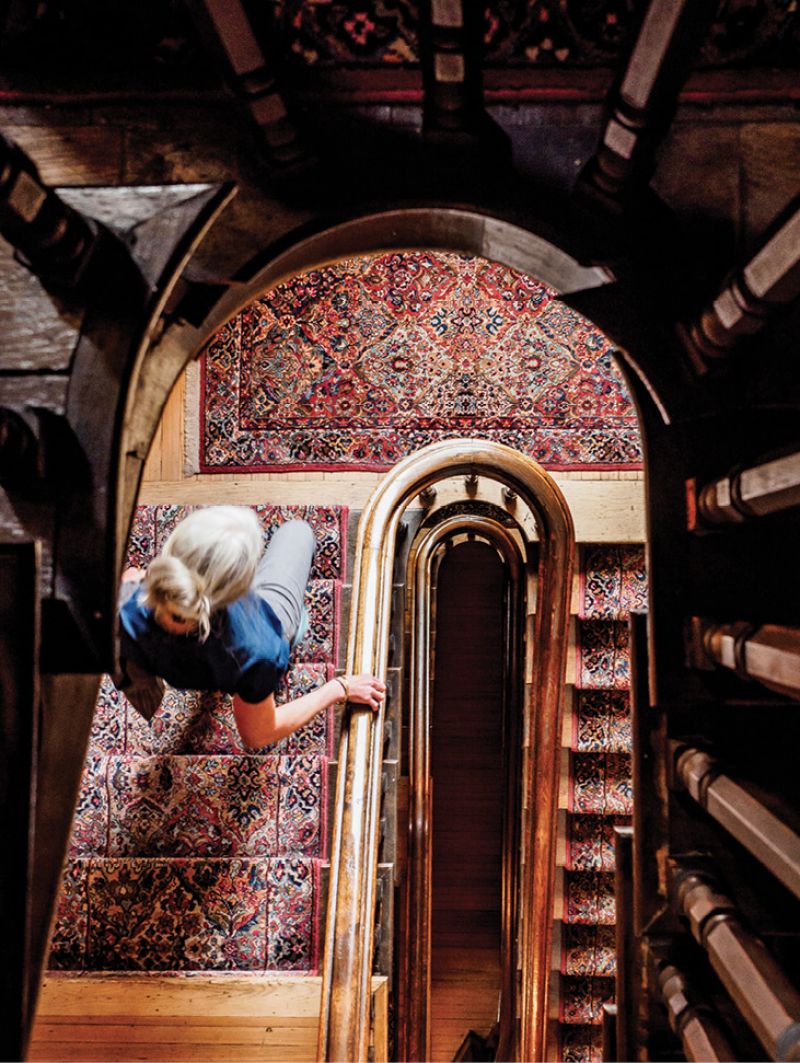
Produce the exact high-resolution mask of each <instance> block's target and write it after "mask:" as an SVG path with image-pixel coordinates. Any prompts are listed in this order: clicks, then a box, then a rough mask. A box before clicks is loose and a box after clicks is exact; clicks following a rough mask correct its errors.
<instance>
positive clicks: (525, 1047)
mask: <svg viewBox="0 0 800 1063" xmlns="http://www.w3.org/2000/svg"><path fill="white" fill-rule="evenodd" d="M471 474H477V475H482V476H486V477H487V478H490V479H493V480H497V481H500V482H502V483H503V484H504V485H505V486H507V487H509V488H511V489H512V490H513V491H514V492H515V493H516V494H517V495H518V496H519V497H520V498H521V499H522V500H523V501H524V502H526V503H527V504H528V505H529V507H530V508H531V510H532V511H533V512H534V513H535V515H536V520H537V527H538V531H539V535H540V543H541V546H540V566H539V571H540V579H539V602H538V607H537V612H536V621H535V628H534V637H535V644H536V647H537V656H536V659H537V663H538V667H537V668H536V670H535V673H534V677H533V683H532V702H531V705H532V712H531V714H532V725H531V728H530V733H529V742H530V752H529V755H528V761H527V765H526V770H525V774H524V779H523V791H524V795H523V802H522V803H523V807H525V808H528V809H530V810H531V811H530V823H529V826H528V830H527V832H526V833H525V834H524V836H523V839H522V850H523V856H524V868H525V881H524V882H523V884H522V897H523V898H524V902H525V906H526V910H525V912H524V918H523V933H522V934H521V950H520V951H521V966H522V972H523V985H522V1015H521V1019H522V1021H521V1039H520V1049H519V1051H520V1058H522V1059H539V1058H543V1055H544V1049H545V1036H546V1025H547V994H548V988H549V978H550V958H551V950H552V936H551V927H552V908H553V893H554V878H555V837H556V836H555V814H556V803H557V797H558V768H559V760H558V754H559V743H560V728H561V704H562V690H563V681H564V667H565V660H566V637H567V624H568V619H569V596H570V589H571V572H572V561H573V556H574V531H573V526H572V518H571V516H570V513H569V509H568V507H567V504H566V501H565V500H564V497H563V495H562V493H561V491H560V490H559V488H558V486H557V485H556V483H555V481H554V480H553V479H552V477H550V476H549V475H548V473H547V472H546V471H545V470H544V469H542V468H541V466H539V465H537V464H536V463H535V462H533V461H531V460H530V459H529V458H527V457H525V455H523V454H520V453H519V452H518V451H515V450H513V449H511V448H510V447H506V446H503V445H501V444H497V443H490V442H487V441H484V440H472V439H456V440H444V441H441V442H439V443H434V444H432V445H431V446H428V447H425V448H423V449H422V450H420V451H419V452H417V453H416V454H413V455H410V456H409V457H408V458H406V459H404V460H403V461H402V462H400V463H399V464H398V465H396V466H395V468H394V469H393V470H392V471H391V472H390V473H389V474H388V475H387V476H386V478H385V479H384V480H383V482H382V483H381V484H380V485H379V487H378V488H377V490H376V491H375V493H374V494H373V496H372V498H371V499H370V501H369V503H368V504H367V507H366V508H365V510H364V512H363V513H362V516H361V520H360V521H359V526H358V535H357V541H356V566H355V573H354V580H353V595H352V601H353V608H352V614H351V619H350V639H349V645H348V655H347V669H348V671H352V672H373V673H376V674H383V673H385V670H386V663H387V658H388V641H389V620H390V617H389V609H390V603H391V589H392V568H393V559H394V550H395V545H396V541H397V529H398V524H399V521H400V517H401V515H402V513H403V511H404V509H405V508H406V507H407V506H408V504H409V503H410V502H411V500H412V499H413V498H415V497H416V496H417V495H419V493H420V492H421V491H423V490H424V489H425V488H427V487H430V486H432V485H433V484H434V483H436V482H437V481H439V480H441V479H445V478H449V477H451V476H458V475H471ZM383 715H384V714H383V709H381V711H380V712H378V713H376V714H374V715H373V713H372V712H371V711H370V710H369V709H366V708H362V707H360V706H357V705H350V706H348V714H347V719H346V721H345V724H344V726H343V728H342V737H341V744H340V756H339V776H338V779H337V789H336V818H335V822H334V830H333V841H332V852H331V881H330V892H329V900H328V916H327V922H326V933H325V952H324V958H323V970H322V975H323V992H322V1001H321V1009H320V1025H319V1041H318V1054H319V1057H320V1059H333V1060H360V1059H365V1058H366V1055H367V1041H368V1027H369V1014H368V1000H369V996H368V992H367V989H368V986H369V977H370V974H371V966H372V948H373V940H372V935H373V927H372V914H373V908H374V880H375V865H376V862H377V843H378V832H377V822H378V802H379V797H380V792H379V791H380V756H381V749H382V737H383Z"/></svg>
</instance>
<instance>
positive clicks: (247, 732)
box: [233, 675, 386, 749]
mask: <svg viewBox="0 0 800 1063" xmlns="http://www.w3.org/2000/svg"><path fill="white" fill-rule="evenodd" d="M342 678H343V679H344V681H345V685H346V686H347V688H348V695H347V700H348V701H353V702H356V704H359V705H369V707H370V708H371V709H372V710H373V711H374V712H377V710H378V709H379V708H380V704H381V702H382V701H383V699H384V696H385V695H386V684H385V683H384V682H383V680H381V679H378V678H377V676H374V675H352V676H343V677H342ZM344 692H345V691H344V686H342V683H341V682H340V681H339V680H338V679H331V680H330V682H328V683H325V684H323V686H321V687H317V689H316V690H312V691H311V692H310V693H309V694H303V696H302V697H300V698H295V700H294V701H288V702H286V704H285V705H276V704H275V695H274V694H270V695H269V697H267V698H264V700H263V701H258V702H255V703H253V702H248V701H243V700H242V699H241V698H240V697H239V695H238V694H234V696H233V715H234V719H235V720H236V726H237V728H238V730H239V735H240V737H241V739H242V741H243V742H244V744H245V745H246V746H248V747H249V748H250V749H261V747H262V746H266V745H271V744H272V743H273V742H279V741H280V739H281V738H285V737H286V735H290V734H292V733H293V732H294V731H296V730H297V729H298V728H299V727H302V726H303V724H306V723H308V722H309V720H313V718H314V717H315V716H316V715H317V713H319V712H323V711H324V710H325V709H327V708H329V707H330V706H331V705H335V704H336V702H337V701H342V700H344Z"/></svg>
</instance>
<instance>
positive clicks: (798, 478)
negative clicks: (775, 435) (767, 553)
mask: <svg viewBox="0 0 800 1063" xmlns="http://www.w3.org/2000/svg"><path fill="white" fill-rule="evenodd" d="M686 495H687V500H688V505H687V509H688V524H689V530H690V531H701V530H702V529H703V526H704V525H719V524H741V523H742V522H743V521H745V520H748V519H752V518H755V517H765V516H769V515H770V514H772V513H782V512H785V511H786V510H789V509H794V508H796V507H797V506H800V452H795V453H793V454H784V455H782V456H781V457H773V458H769V459H765V460H763V461H760V462H756V463H754V464H751V465H748V466H746V467H745V468H743V469H734V470H733V471H732V472H729V473H728V474H727V475H725V476H722V477H720V478H719V479H717V480H712V481H710V482H709V483H706V484H703V485H702V487H698V485H697V483H696V482H695V481H694V480H690V481H689V482H688V483H687V490H686Z"/></svg>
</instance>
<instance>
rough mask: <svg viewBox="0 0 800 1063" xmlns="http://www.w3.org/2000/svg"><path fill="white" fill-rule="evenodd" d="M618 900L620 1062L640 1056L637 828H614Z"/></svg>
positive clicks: (617, 949) (617, 987) (617, 986)
mask: <svg viewBox="0 0 800 1063" xmlns="http://www.w3.org/2000/svg"><path fill="white" fill-rule="evenodd" d="M614 898H615V902H616V929H615V944H616V952H617V975H616V981H615V996H616V1005H617V1034H616V1038H615V1044H616V1050H617V1059H633V1058H634V1056H635V1054H636V1040H637V1038H636V1030H637V1009H636V1006H635V1000H636V996H637V993H636V986H637V984H638V978H637V972H636V938H635V936H634V929H633V827H620V826H616V827H614Z"/></svg>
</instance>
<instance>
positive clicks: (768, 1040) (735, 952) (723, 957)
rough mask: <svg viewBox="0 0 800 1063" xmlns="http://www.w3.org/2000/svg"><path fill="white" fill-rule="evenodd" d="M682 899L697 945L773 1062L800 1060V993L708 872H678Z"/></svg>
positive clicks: (682, 906)
mask: <svg viewBox="0 0 800 1063" xmlns="http://www.w3.org/2000/svg"><path fill="white" fill-rule="evenodd" d="M676 886H677V899H678V905H679V907H680V910H681V911H682V913H683V914H684V915H685V916H686V918H687V919H688V920H689V925H690V927H691V930H692V934H693V935H694V938H695V940H696V941H697V942H698V943H699V944H700V945H702V946H703V948H704V949H705V950H706V952H707V953H708V957H709V959H710V961H711V965H712V967H713V968H714V970H715V971H716V973H717V975H718V976H719V979H720V981H721V982H722V984H723V985H724V986H725V988H726V989H727V991H728V993H729V994H730V996H731V999H732V1000H733V1002H734V1004H735V1005H736V1007H737V1008H738V1010H739V1011H740V1013H741V1014H742V1017H743V1018H744V1019H745V1021H746V1022H747V1024H748V1025H749V1026H750V1028H751V1030H752V1031H753V1033H754V1034H755V1035H756V1037H757V1038H758V1039H759V1041H760V1042H761V1044H762V1045H763V1046H764V1048H765V1049H766V1051H767V1053H768V1054H769V1056H770V1058H771V1059H785V1060H796V1059H800V993H798V991H797V989H796V988H795V987H794V986H793V985H792V983H791V982H790V981H789V979H788V978H787V977H786V975H785V974H784V972H783V970H782V969H781V967H780V966H779V965H778V963H777V962H776V961H775V959H774V958H773V957H772V956H771V955H770V953H769V952H768V951H767V949H766V947H765V945H764V942H763V941H762V940H761V938H759V937H757V936H756V934H754V933H752V931H750V930H748V929H747V928H746V927H745V925H744V924H743V922H742V920H741V919H740V917H739V913H738V911H737V910H736V907H735V905H734V903H733V902H732V901H731V900H730V899H729V898H728V897H726V896H725V894H724V893H722V892H721V891H720V890H719V889H718V887H717V886H716V884H715V883H714V882H712V881H711V879H710V878H709V877H708V876H707V875H705V874H704V873H700V872H695V871H692V870H690V869H684V870H683V871H681V872H679V873H678V879H677V882H676Z"/></svg>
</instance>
